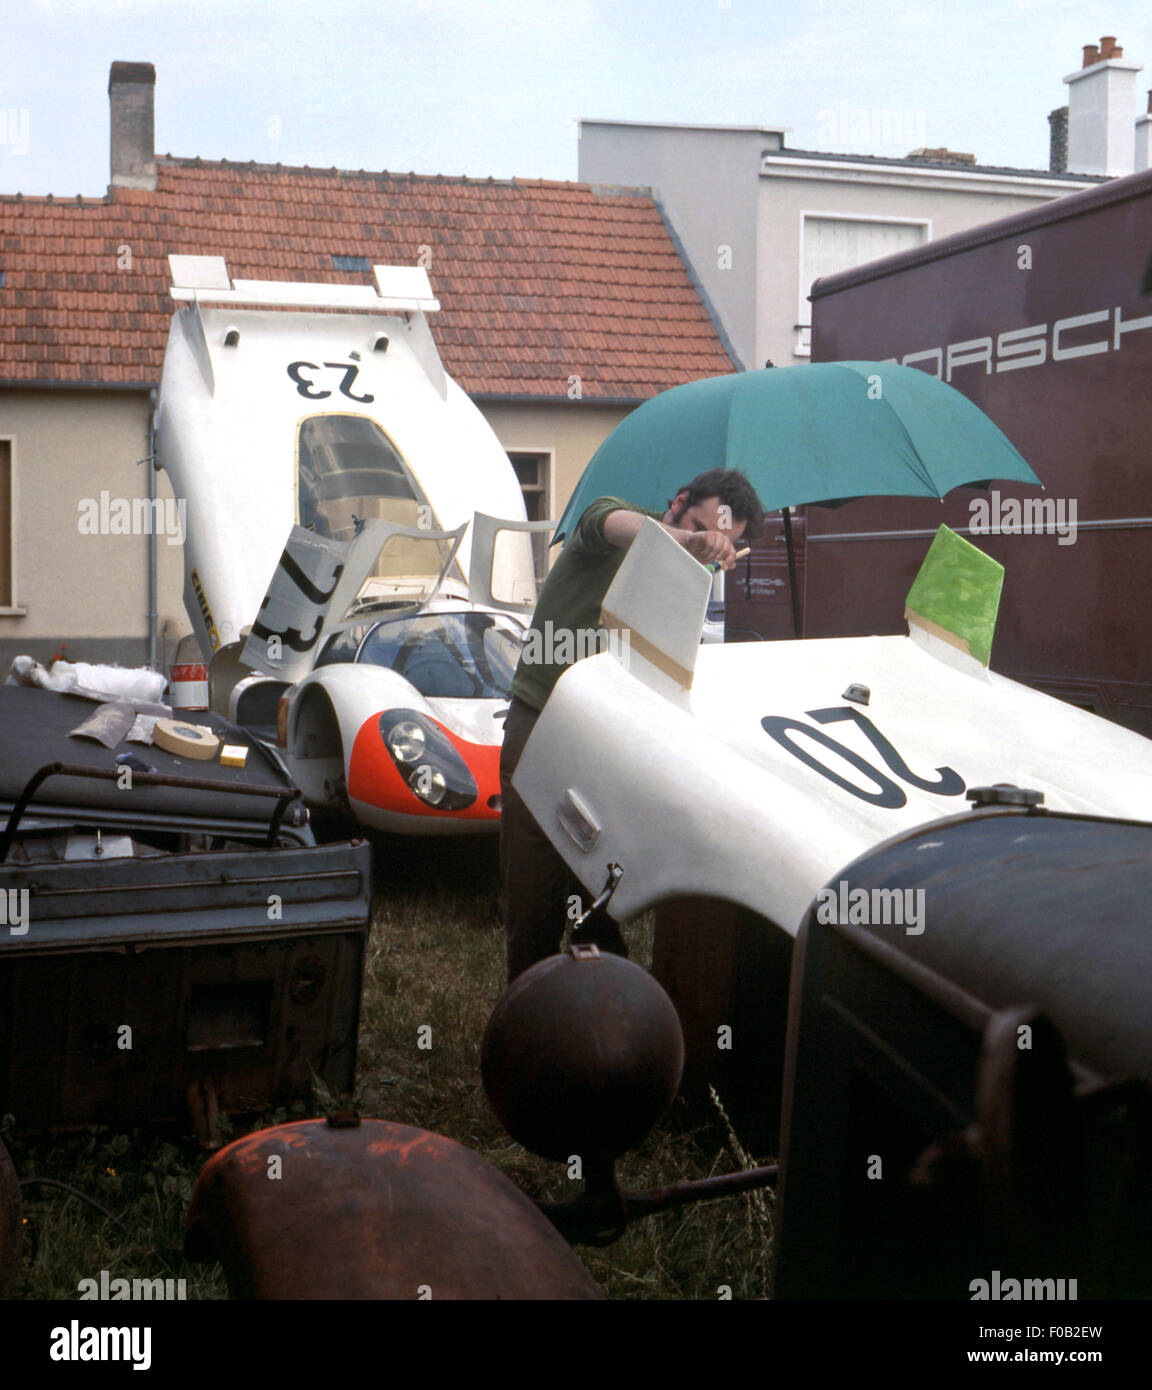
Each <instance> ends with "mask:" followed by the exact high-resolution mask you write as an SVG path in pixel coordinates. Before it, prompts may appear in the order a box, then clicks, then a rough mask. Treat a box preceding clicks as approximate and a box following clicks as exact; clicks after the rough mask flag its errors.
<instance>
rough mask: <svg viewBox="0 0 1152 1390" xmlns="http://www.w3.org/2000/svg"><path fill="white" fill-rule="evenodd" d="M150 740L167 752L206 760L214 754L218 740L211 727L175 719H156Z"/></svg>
mask: <svg viewBox="0 0 1152 1390" xmlns="http://www.w3.org/2000/svg"><path fill="white" fill-rule="evenodd" d="M152 742H153V743H154V744H156V746H157V747H158V748H163V749H165V750H166V751H167V752H169V753H178V754H179V755H180V757H182V758H194V759H195V760H196V761H198V762H207V761H208V759H209V758H214V757H215V756H216V751H217V749H218V748H219V747H220V740H219V739H218V738H217V737H216V735H215V734H214V733H213V732H212V730H211V729H205V728H204V727H203V726H202V725H200V724H181V723H180V722H179V721H178V720H175V719H157V721H156V727H155V728H154V729H153V730H152Z"/></svg>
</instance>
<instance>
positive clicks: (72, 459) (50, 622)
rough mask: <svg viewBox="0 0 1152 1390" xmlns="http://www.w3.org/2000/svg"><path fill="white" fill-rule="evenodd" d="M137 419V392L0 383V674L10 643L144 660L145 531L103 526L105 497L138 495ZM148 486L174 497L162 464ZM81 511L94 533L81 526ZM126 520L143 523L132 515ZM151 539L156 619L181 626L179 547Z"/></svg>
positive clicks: (143, 402)
mask: <svg viewBox="0 0 1152 1390" xmlns="http://www.w3.org/2000/svg"><path fill="white" fill-rule="evenodd" d="M148 424H149V401H148V393H147V392H146V391H112V390H103V391H97V390H69V389H65V388H60V389H52V390H44V389H32V390H21V389H5V390H2V391H0V439H7V440H9V441H10V442H11V450H12V464H13V467H12V472H13V489H12V490H13V519H12V531H13V540H14V548H15V557H14V585H13V604H12V610H14V611H4V612H0V675H3V674H4V673H6V671H7V667H8V664H9V663H10V661H11V659H12V657H14V656H17V655H20V654H22V653H27V654H29V655H31V656H34V657H36V658H37V659H38V660H41V661H48V662H50V661H51V659H52V658H53V656H55V655H57V654H58V653H59V654H61V655H63V656H64V657H65V658H66V659H69V660H79V661H109V662H117V663H119V664H121V665H126V666H134V665H140V664H142V663H144V662H146V661H147V659H148V616H147V615H148V536H147V535H146V534H143V533H137V534H131V533H129V534H111V533H110V532H111V528H112V524H113V523H112V518H113V514H114V502H115V500H116V499H121V498H122V499H125V500H126V501H129V502H130V501H131V499H133V498H146V497H147V493H148V482H147V475H146V472H145V467H146V465H145V464H143V463H140V462H138V461H139V460H141V459H144V458H145V457H146V455H147V453H148ZM102 492H104V493H107V494H108V500H107V505H106V506H105V508H104V512H103V519H104V520H106V521H107V522H108V526H107V528H106V533H105V534H100V533H99V528H100V525H101V520H102V518H101V515H100V501H101V493H102ZM157 495H158V496H159V497H161V498H163V499H165V500H166V501H167V500H169V499H171V500H174V499H172V489H171V487H170V486H169V484H168V480H167V478H166V476H165V475H164V474H163V473H159V474H157ZM89 503H91V506H89V505H88V504H89ZM89 515H91V516H92V518H93V521H94V524H95V526H96V527H97V533H96V534H84V533H83V532H82V530H81V519H82V517H87V516H89ZM166 515H167V513H166ZM172 515H173V516H174V517H175V516H177V515H178V513H175V512H173V513H172ZM136 520H137V522H138V523H142V522H143V515H142V513H141V515H139V516H138V517H137V518H136ZM157 539H158V544H157V577H158V604H157V607H158V611H159V615H160V617H159V623H160V626H161V628H163V625H164V624H165V622H167V623H168V624H169V626H170V627H172V629H173V631H174V632H176V633H178V632H181V631H184V630H186V629H187V627H188V623H187V621H186V620H185V619H184V616H183V603H182V601H181V592H182V587H183V571H182V560H181V556H182V549H181V546H180V545H179V544H172V545H169V544H168V543H167V537H166V536H164V535H160V536H159V537H158V538H157ZM160 654H161V656H162V657H163V655H164V653H163V651H161V653H160Z"/></svg>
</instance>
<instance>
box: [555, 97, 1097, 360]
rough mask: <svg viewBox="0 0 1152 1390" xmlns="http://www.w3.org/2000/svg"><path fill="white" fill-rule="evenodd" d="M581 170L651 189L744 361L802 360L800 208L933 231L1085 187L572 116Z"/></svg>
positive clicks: (769, 138)
mask: <svg viewBox="0 0 1152 1390" xmlns="http://www.w3.org/2000/svg"><path fill="white" fill-rule="evenodd" d="M579 177H580V179H581V181H583V182H588V183H594V184H609V185H611V184H618V185H621V186H625V187H634V188H650V189H651V190H652V195H653V197H654V198H655V199H656V200H657V201H658V202H659V204H660V206H661V208H662V210H663V212H664V215H665V218H666V220H667V221H668V223H669V225H670V227H671V229H672V231H673V233H674V235H675V236H676V238H677V239H678V241H679V243H680V246H681V248H682V252H683V254H684V256H685V257H686V258H687V260H688V262H689V270H690V273H691V274H692V276H693V278H694V280H695V281H696V282H697V283H698V284H699V286H700V288H701V289H702V291H703V293H704V294H705V295H706V297H707V300H708V302H709V303H710V305H711V307H712V309H713V311H714V313H715V314H716V315H717V316H718V317H719V319H720V322H721V326H722V330H723V332H724V333H725V334H726V336H727V339H728V342H729V343H730V345H731V347H732V350H733V351H734V352H735V354H736V356H737V357H738V358H739V360H740V362H741V364H742V365H743V366H744V367H746V368H748V367H761V366H763V365H764V363H765V362H766V361H768V360H771V361H772V362H774V363H775V364H776V365H777V366H789V365H792V364H793V363H796V362H801V361H805V360H807V357H808V352H807V333H806V332H805V333H801V332H800V328H801V326H802V324H807V323H808V322H810V319H809V318H808V316H807V309H808V306H807V304H806V303H804V302H803V300H804V297H805V296H806V290H805V291H804V292H803V293H802V291H801V287H800V276H801V267H802V263H803V259H802V258H803V248H802V245H801V214H802V212H825V213H837V212H839V213H844V214H850V215H852V216H855V217H861V218H868V219H875V220H881V221H882V220H884V219H886V218H903V219H911V220H915V221H921V222H926V223H928V227H929V230H928V236H929V237H931V238H936V237H942V236H947V235H949V234H951V233H952V232H958V231H963V230H964V229H965V228H967V227H974V226H977V225H978V224H980V223H982V222H988V221H991V220H993V219H994V218H999V217H1006V216H1008V215H1009V214H1010V213H1013V212H1018V211H1021V210H1023V209H1025V208H1029V207H1032V206H1034V205H1035V204H1037V203H1041V202H1046V201H1048V200H1049V199H1051V198H1056V197H1059V196H1061V195H1062V194H1065V193H1070V192H1074V191H1076V190H1077V189H1080V188H1084V187H1087V186H1088V185H1087V183H1086V182H1085V181H1083V180H1077V179H1076V178H1075V176H1071V177H1069V178H1066V179H1055V178H1046V177H1044V176H1043V175H1037V174H1031V173H1030V172H1028V171H1012V172H1010V173H1002V174H996V173H991V172H989V171H987V170H985V169H982V168H980V167H979V166H975V167H972V168H968V167H965V166H963V165H957V166H956V167H955V168H946V169H939V168H931V167H925V166H923V165H919V166H918V165H910V164H907V163H904V162H902V161H893V162H890V163H889V162H885V161H883V160H869V159H862V160H860V161H859V162H856V161H854V160H851V159H849V160H841V159H829V158H820V157H818V156H817V157H810V156H807V157H806V156H805V155H804V154H803V152H800V151H791V150H788V149H787V148H786V146H785V144H784V132H783V131H782V130H780V129H779V128H772V127H761V128H755V127H747V126H734V127H729V128H724V127H710V126H676V125H643V124H639V123H637V124H633V123H631V122H627V121H617V122H613V121H582V122H581V127H580V166H579ZM839 268H842V269H847V268H848V267H846V266H845V267H839Z"/></svg>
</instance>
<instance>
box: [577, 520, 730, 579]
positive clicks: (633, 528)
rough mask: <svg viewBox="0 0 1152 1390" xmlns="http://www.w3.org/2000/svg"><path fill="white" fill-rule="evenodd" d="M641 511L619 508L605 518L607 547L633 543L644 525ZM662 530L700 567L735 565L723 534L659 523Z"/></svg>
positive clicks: (727, 541)
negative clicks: (700, 565)
mask: <svg viewBox="0 0 1152 1390" xmlns="http://www.w3.org/2000/svg"><path fill="white" fill-rule="evenodd" d="M644 520H645V518H644V515H643V513H642V512H630V511H626V510H624V509H623V508H621V509H620V510H618V511H614V512H609V513H608V515H607V516H606V517H605V518H604V539H605V540H606V541H607V542H608V544H609V545H615V546H621V547H627V546H630V545H631V544H632V542H633V541H634V540H635V539H636V536H637V535H638V533H639V531H640V527H641V526H642V525H643V524H644ZM659 524H660V525H661V526H663V527H664V529H665V531H667V532H668V534H669V535H670V536H671V537H672V539H673V540H674V541H676V542H678V543H679V544H680V545H682V546H683V547H684V549H685V550H686V551H687V552H688V554H689V555H691V556H692V558H693V559H695V560H699V562H700V563H701V564H702V565H709V564H719V565H720V566H721V568H723V569H726V570H727V569H731V568H732V566H733V564H734V563H735V555H736V547H735V546H734V545H733V544H732V542H731V540H730V539H729V538H728V537H727V536H726V535H725V534H724V532H723V531H682V530H681V529H680V528H679V527H678V526H669V525H668V524H667V523H666V522H663V521H662V522H660V523H659Z"/></svg>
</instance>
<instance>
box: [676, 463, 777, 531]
mask: <svg viewBox="0 0 1152 1390" xmlns="http://www.w3.org/2000/svg"><path fill="white" fill-rule="evenodd" d="M682 492H686V493H687V494H688V500H687V502H686V503H685V504H684V505H685V507H694V506H695V505H696V503H697V502H703V501H704V499H705V498H706V497H718V498H719V499H720V501H721V502H723V503H726V504H727V505H728V506H729V507H731V509H732V519H733V521H742V522H744V535H743V537H742V539H743V540H746V541H754V540H755V539H756V537H757V536H758V535H759V534H760V532H761V531H762V530H763V528H764V508H763V506H762V505H761V503H760V499H759V497H757V496H756V490H755V488H754V487H753V486H752V484H751V483H750V482H749V481H748V479H747V478H746V477H745V476H744V474H743V473H741V472H740V470H739V469H738V468H710V469H709V470H708V472H707V473H699V474H697V476H696V477H695V478H693V479H692V481H691V482H690V483H684V484H683V485H682V486H681V487H678V488H677V489H676V495H677V496H679V495H680V493H682Z"/></svg>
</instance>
